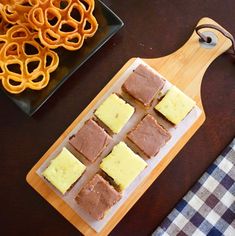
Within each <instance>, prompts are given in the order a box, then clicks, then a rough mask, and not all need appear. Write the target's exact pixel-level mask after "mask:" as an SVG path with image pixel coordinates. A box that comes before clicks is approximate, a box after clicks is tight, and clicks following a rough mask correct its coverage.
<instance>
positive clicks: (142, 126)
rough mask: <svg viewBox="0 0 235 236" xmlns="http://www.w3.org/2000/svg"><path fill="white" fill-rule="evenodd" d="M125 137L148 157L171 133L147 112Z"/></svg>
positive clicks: (155, 152) (156, 150)
mask: <svg viewBox="0 0 235 236" xmlns="http://www.w3.org/2000/svg"><path fill="white" fill-rule="evenodd" d="M127 137H128V138H129V139H130V140H131V141H132V142H133V143H134V144H135V145H136V146H137V147H138V148H139V149H140V150H141V151H143V153H145V154H146V155H147V156H148V157H153V156H155V155H156V154H157V153H158V152H159V150H160V148H161V147H162V146H164V145H165V143H166V142H167V141H168V140H169V139H170V138H171V135H170V133H169V132H168V131H167V130H165V129H164V128H163V127H162V126H160V125H159V124H158V123H157V120H156V119H155V118H154V117H153V116H152V115H150V114H148V115H146V116H145V117H144V118H143V119H142V120H141V121H140V123H139V124H138V125H137V126H136V127H135V128H134V129H133V130H132V131H131V132H130V133H129V134H128V135H127Z"/></svg>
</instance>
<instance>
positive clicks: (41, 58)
mask: <svg viewBox="0 0 235 236" xmlns="http://www.w3.org/2000/svg"><path fill="white" fill-rule="evenodd" d="M36 37H37V33H32V32H30V31H29V29H28V28H27V27H25V26H22V25H14V26H12V27H11V28H10V29H9V30H8V31H7V32H6V34H5V35H0V58H1V61H0V80H1V81H2V85H3V87H4V88H5V89H6V90H7V91H8V92H10V93H14V94H18V93H21V92H23V91H24V90H25V89H26V88H30V89H33V90H40V89H42V88H44V87H45V86H46V85H47V84H48V82H49V79H50V73H51V72H53V71H55V70H56V68H57V67H58V64H59V57H58V55H57V53H56V52H54V51H51V50H50V49H49V48H46V47H43V46H41V45H40V44H39V43H38V42H37V39H36Z"/></svg>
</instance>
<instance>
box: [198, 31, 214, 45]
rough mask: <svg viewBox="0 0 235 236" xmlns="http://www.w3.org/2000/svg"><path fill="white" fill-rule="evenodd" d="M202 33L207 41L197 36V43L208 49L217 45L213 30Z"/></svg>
mask: <svg viewBox="0 0 235 236" xmlns="http://www.w3.org/2000/svg"><path fill="white" fill-rule="evenodd" d="M203 35H204V36H205V37H206V38H207V41H206V42H205V41H203V40H202V39H201V38H199V43H200V45H201V47H203V48H208V49H210V48H213V47H215V46H216V45H217V42H218V38H217V37H216V35H215V34H214V33H213V32H211V31H206V32H203Z"/></svg>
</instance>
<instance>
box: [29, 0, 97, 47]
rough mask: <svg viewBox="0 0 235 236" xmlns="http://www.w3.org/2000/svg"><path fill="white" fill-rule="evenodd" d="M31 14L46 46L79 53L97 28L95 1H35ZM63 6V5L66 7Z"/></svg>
mask: <svg viewBox="0 0 235 236" xmlns="http://www.w3.org/2000/svg"><path fill="white" fill-rule="evenodd" d="M35 1H37V4H35V5H34V6H33V8H32V9H31V10H30V12H29V14H28V21H29V23H30V25H31V26H32V27H33V28H34V29H35V30H36V31H38V34H39V39H40V41H41V42H42V44H43V45H45V46H47V47H49V48H51V49H55V48H58V47H61V46H62V47H64V48H66V49H67V50H77V49H79V48H80V47H81V46H82V45H83V42H84V39H86V38H88V37H92V36H93V35H94V34H95V32H96V30H97V28H98V24H97V21H96V19H95V17H94V16H93V10H94V0H66V1H65V0H35ZM63 4H64V5H63Z"/></svg>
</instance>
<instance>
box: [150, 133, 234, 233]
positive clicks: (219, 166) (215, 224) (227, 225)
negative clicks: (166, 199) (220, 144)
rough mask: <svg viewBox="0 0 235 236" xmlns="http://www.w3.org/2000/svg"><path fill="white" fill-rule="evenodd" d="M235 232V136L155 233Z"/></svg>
mask: <svg viewBox="0 0 235 236" xmlns="http://www.w3.org/2000/svg"><path fill="white" fill-rule="evenodd" d="M160 235H164V236H167V235H169V236H174V235H179V236H183V235H190V236H191V235H196V236H201V235H209V236H218V235H225V236H227V235H231V236H235V138H234V140H233V141H232V143H231V144H230V145H229V146H228V147H227V148H226V149H225V150H224V151H223V153H222V154H221V155H220V156H219V157H218V159H217V160H216V161H215V162H214V163H213V164H212V165H211V166H210V167H209V169H208V170H207V171H206V172H205V173H204V174H203V176H202V177H201V178H200V179H199V181H198V182H197V183H196V184H195V185H194V186H193V188H192V189H191V190H190V191H189V192H188V193H187V194H186V196H185V197H184V198H183V199H182V200H181V201H180V202H179V203H178V204H177V205H176V207H175V209H174V210H173V211H172V212H171V213H170V214H169V215H168V216H167V218H166V219H165V220H164V221H163V222H162V224H161V225H160V226H159V227H158V228H157V229H156V231H155V232H154V233H153V234H152V236H160Z"/></svg>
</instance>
